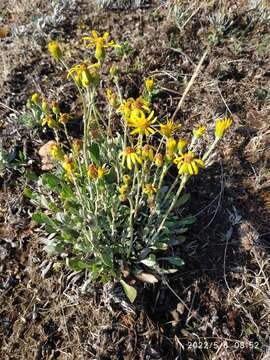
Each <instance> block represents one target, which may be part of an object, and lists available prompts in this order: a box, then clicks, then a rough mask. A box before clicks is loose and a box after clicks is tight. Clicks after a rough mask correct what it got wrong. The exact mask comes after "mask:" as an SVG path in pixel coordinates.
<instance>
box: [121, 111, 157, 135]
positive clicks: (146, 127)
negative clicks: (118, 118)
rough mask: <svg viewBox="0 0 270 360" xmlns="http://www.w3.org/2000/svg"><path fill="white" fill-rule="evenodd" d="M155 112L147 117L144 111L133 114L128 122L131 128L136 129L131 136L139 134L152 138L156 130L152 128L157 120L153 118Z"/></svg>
mask: <svg viewBox="0 0 270 360" xmlns="http://www.w3.org/2000/svg"><path fill="white" fill-rule="evenodd" d="M153 116H154V111H152V112H151V113H150V114H149V115H148V116H147V117H146V115H145V113H144V112H143V111H138V112H137V114H136V115H135V114H133V113H131V116H130V118H129V120H128V125H129V126H130V127H133V128H135V129H134V130H132V131H131V133H130V134H131V135H134V134H139V135H146V136H150V135H153V134H154V133H155V130H154V129H153V128H152V127H151V125H153V124H154V123H155V122H156V120H157V118H156V117H155V118H153Z"/></svg>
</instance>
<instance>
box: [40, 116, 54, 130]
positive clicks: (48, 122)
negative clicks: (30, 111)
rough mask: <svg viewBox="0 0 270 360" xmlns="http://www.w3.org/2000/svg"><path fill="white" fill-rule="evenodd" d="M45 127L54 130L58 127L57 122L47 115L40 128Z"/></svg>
mask: <svg viewBox="0 0 270 360" xmlns="http://www.w3.org/2000/svg"><path fill="white" fill-rule="evenodd" d="M45 125H47V126H48V127H49V128H51V129H55V128H57V126H58V125H57V122H56V121H55V120H54V119H53V118H52V117H51V116H49V115H45V116H44V118H43V120H42V124H41V126H45Z"/></svg>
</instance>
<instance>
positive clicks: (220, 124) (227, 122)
mask: <svg viewBox="0 0 270 360" xmlns="http://www.w3.org/2000/svg"><path fill="white" fill-rule="evenodd" d="M231 125H232V119H229V118H224V119H218V120H217V121H216V129H215V137H216V138H217V139H221V138H222V137H223V135H224V133H225V131H226V130H227V129H228V128H229V127H230V126H231Z"/></svg>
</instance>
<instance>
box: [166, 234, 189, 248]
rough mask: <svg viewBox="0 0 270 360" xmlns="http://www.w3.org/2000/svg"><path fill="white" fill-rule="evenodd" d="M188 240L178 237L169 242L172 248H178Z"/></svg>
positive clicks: (184, 237)
mask: <svg viewBox="0 0 270 360" xmlns="http://www.w3.org/2000/svg"><path fill="white" fill-rule="evenodd" d="M185 240H186V236H178V237H177V239H172V240H170V241H169V244H170V246H177V245H181V244H183V242H184V241H185Z"/></svg>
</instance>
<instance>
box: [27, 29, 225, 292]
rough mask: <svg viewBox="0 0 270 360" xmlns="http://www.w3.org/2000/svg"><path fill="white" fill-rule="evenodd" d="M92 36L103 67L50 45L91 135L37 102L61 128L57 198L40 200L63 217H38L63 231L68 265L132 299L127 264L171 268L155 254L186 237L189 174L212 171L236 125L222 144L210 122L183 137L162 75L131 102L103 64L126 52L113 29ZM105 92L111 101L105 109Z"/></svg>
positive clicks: (56, 150) (59, 234) (60, 245)
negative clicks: (166, 110) (116, 285)
mask: <svg viewBox="0 0 270 360" xmlns="http://www.w3.org/2000/svg"><path fill="white" fill-rule="evenodd" d="M83 39H84V41H85V43H86V47H87V48H92V47H94V48H95V52H94V56H95V58H96V62H95V63H90V62H89V61H84V62H82V63H79V64H76V65H74V66H72V67H70V66H68V65H67V64H66V63H65V60H64V58H65V54H64V52H63V51H62V50H61V48H60V46H59V44H58V43H57V42H56V41H53V42H51V43H50V44H49V52H50V54H51V56H52V57H53V59H55V60H56V61H58V62H59V63H60V64H62V66H63V68H64V69H65V70H66V71H67V78H68V79H69V80H71V81H73V82H74V85H75V87H76V88H77V90H78V95H79V97H80V100H81V103H82V108H83V119H82V121H83V126H82V128H83V135H82V138H81V139H79V138H73V137H72V136H71V135H70V134H69V131H68V130H69V126H68V124H69V122H70V120H71V119H72V116H71V115H70V114H68V113H64V112H62V111H61V108H60V107H59V104H58V103H56V102H53V103H49V102H48V101H47V100H46V99H45V98H44V97H42V96H41V95H40V94H38V93H34V94H33V95H32V97H31V99H30V100H29V107H30V108H31V109H32V110H33V111H34V113H35V114H39V117H40V123H41V125H42V126H44V127H45V126H47V127H49V128H51V129H53V132H54V134H55V140H56V141H55V142H53V143H52V144H51V147H50V154H51V157H52V159H53V160H54V162H55V168H54V175H51V176H49V175H48V174H45V176H43V178H42V180H43V182H42V184H45V185H46V186H49V187H51V189H52V192H53V196H49V200H48V202H47V203H46V201H45V200H44V198H45V195H44V193H42V190H41V194H40V195H41V197H40V199H41V201H40V203H41V208H42V209H44V206H45V205H46V204H48V206H47V213H50V212H53V211H55V212H56V216H55V218H54V216H53V215H51V216H50V217H48V215H47V213H46V214H45V215H43V216H39V217H38V216H36V217H35V219H37V220H39V221H41V220H42V221H41V222H42V223H45V224H46V225H47V230H48V231H52V232H54V234H56V235H54V237H53V239H54V241H55V244H54V245H55V249H56V250H57V251H58V252H60V254H63V253H65V252H68V253H69V256H68V257H66V259H68V265H69V266H71V267H72V268H73V269H74V270H76V271H78V270H81V269H87V270H88V272H89V273H90V276H91V279H99V280H101V281H109V280H110V279H111V278H114V279H118V280H120V281H121V284H122V285H123V287H124V290H125V291H126V293H127V295H130V293H129V292H130V289H131V286H129V285H127V284H126V283H125V281H124V280H123V276H122V275H123V274H122V271H123V264H126V265H127V266H128V267H129V268H130V271H131V273H132V272H133V273H134V274H137V273H138V271H141V270H143V271H147V266H148V267H150V271H151V273H152V274H153V273H154V272H157V273H158V272H159V270H160V272H161V273H162V274H163V273H164V272H166V269H162V271H161V268H160V266H161V264H158V263H154V261H153V257H154V254H155V252H159V251H162V250H168V248H169V246H170V247H173V246H174V245H173V244H172V242H171V236H172V235H173V236H175V234H177V233H180V234H182V233H183V232H184V231H186V227H185V228H183V227H182V225H181V222H178V221H175V216H174V214H173V211H174V207H175V206H176V204H177V202H178V200H179V199H180V197H181V196H184V195H182V193H183V191H184V189H185V186H186V183H187V181H188V180H189V178H190V177H192V176H195V175H198V174H199V172H200V171H202V170H203V169H205V168H207V166H208V165H209V158H210V156H211V153H212V152H213V151H214V149H215V147H216V146H217V144H218V142H219V141H220V140H221V139H222V137H223V136H224V134H225V132H226V131H227V129H228V128H229V127H230V126H231V124H232V120H231V119H228V118H222V119H218V120H217V121H216V125H215V131H214V133H215V139H214V142H213V143H212V144H211V145H210V146H208V148H206V149H205V148H204V146H205V141H202V139H203V138H204V136H205V134H206V132H207V129H206V125H205V123H201V124H199V125H197V126H195V127H194V129H193V130H192V131H191V133H190V135H188V134H185V136H182V134H181V128H182V125H181V124H180V123H179V121H177V120H174V118H170V117H169V116H167V115H166V114H163V115H160V114H158V111H157V110H156V106H155V104H154V99H155V96H157V94H158V92H157V91H156V88H157V87H158V85H157V84H156V81H155V79H154V78H153V77H149V78H147V79H145V80H144V86H143V91H142V93H141V95H140V96H138V97H137V98H132V97H129V98H127V99H123V94H122V89H121V86H120V84H119V78H120V77H121V73H120V71H119V70H118V68H117V66H116V65H112V66H111V67H110V70H109V71H107V70H106V69H107V67H106V68H105V67H104V66H103V64H104V61H105V58H106V55H107V51H108V49H109V48H117V47H120V45H118V44H117V43H116V42H115V41H114V40H111V39H110V35H109V33H107V32H105V33H104V34H103V35H99V34H98V33H97V32H96V31H95V30H93V31H92V32H91V35H90V36H85V37H84V38H83ZM106 71H107V73H106ZM101 80H102V81H101ZM103 84H105V91H104V87H103ZM101 87H102V89H100V88H101ZM100 90H101V91H100ZM100 93H103V94H104V95H105V97H106V100H107V105H106V106H104V101H102V100H100V99H99V94H100ZM103 100H104V99H103ZM45 129H46V128H45ZM78 136H79V134H78ZM63 139H65V140H63ZM172 170H174V171H172ZM175 174H176V175H175ZM172 177H174V179H173V181H172V180H171V179H172ZM46 191H47V190H46ZM45 194H47V192H45ZM52 199H53V201H54V202H55V204H52ZM180 200H182V199H180ZM35 203H37V199H36V198H35ZM182 203H184V201H183V200H182ZM44 204H45V205H44ZM189 221H190V220H189ZM188 223H191V222H188ZM179 224H180V225H179ZM145 249H147V251H144V250H145ZM144 252H145V253H146V255H145V257H146V256H148V254H150V256H152V255H153V256H152V257H151V261H146V259H145V257H144V255H143V253H144ZM171 257H172V258H173V263H174V264H175V263H179V258H175V257H174V256H173V254H171ZM168 258H169V257H168ZM166 259H167V258H166ZM170 259H171V258H170ZM180 260H181V259H180ZM66 261H67V260H66ZM153 263H154V265H153V266H152V265H151V264H153ZM146 264H147V265H146ZM149 264H150V265H149ZM151 266H152V267H151ZM168 266H169V265H168ZM140 269H141V270H140ZM134 276H135V275H134ZM151 276H152V277H153V276H154V275H151ZM156 281H157V280H156V279H155V281H154V282H156ZM132 292H133V295H134V289H133V290H132ZM133 295H132V297H131V298H132V299H133V298H134V296H133Z"/></svg>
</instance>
